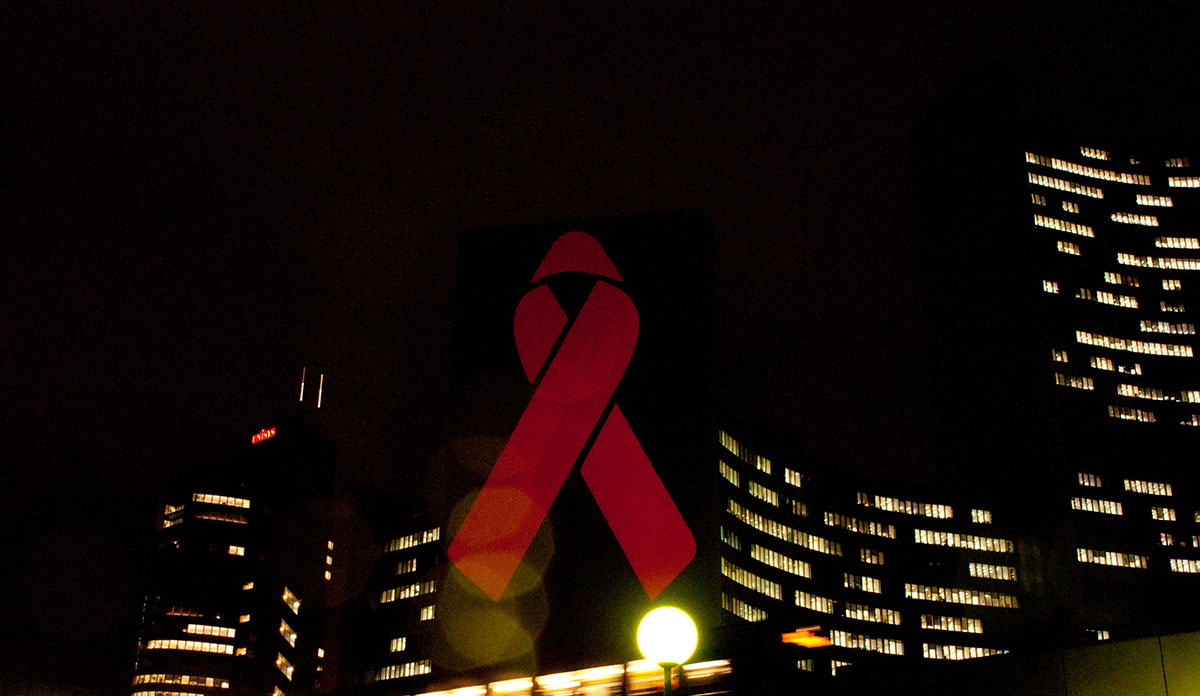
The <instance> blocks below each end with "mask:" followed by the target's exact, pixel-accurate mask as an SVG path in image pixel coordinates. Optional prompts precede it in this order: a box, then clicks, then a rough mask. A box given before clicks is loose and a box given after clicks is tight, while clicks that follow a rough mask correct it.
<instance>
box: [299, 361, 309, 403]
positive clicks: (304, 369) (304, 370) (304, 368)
mask: <svg viewBox="0 0 1200 696" xmlns="http://www.w3.org/2000/svg"><path fill="white" fill-rule="evenodd" d="M306 371H308V367H302V368H300V400H301V401H304V373H305V372H306Z"/></svg>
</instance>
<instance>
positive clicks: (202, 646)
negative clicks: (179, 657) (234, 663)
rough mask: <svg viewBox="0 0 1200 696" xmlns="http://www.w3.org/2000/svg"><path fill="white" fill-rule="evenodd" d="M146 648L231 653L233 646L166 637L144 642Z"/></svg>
mask: <svg viewBox="0 0 1200 696" xmlns="http://www.w3.org/2000/svg"><path fill="white" fill-rule="evenodd" d="M146 649H147V650H190V651H192V652H206V653H219V654H222V655H232V654H233V646H232V645H227V644H225V643H208V642H205V641H200V640H176V639H174V638H167V639H162V640H152V641H150V642H148V643H146Z"/></svg>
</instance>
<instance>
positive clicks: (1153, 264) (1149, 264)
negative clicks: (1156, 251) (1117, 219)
mask: <svg viewBox="0 0 1200 696" xmlns="http://www.w3.org/2000/svg"><path fill="white" fill-rule="evenodd" d="M1117 263H1119V264H1121V265H1122V266H1141V267H1143V268H1162V269H1165V270H1172V271H1198V270H1200V259H1181V258H1172V257H1167V256H1159V257H1154V256H1137V255H1136V254H1126V253H1124V252H1118V253H1117Z"/></svg>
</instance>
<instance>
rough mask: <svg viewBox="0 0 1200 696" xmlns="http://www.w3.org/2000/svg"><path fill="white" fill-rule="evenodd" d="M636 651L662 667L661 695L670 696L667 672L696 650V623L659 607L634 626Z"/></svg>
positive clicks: (677, 610)
mask: <svg viewBox="0 0 1200 696" xmlns="http://www.w3.org/2000/svg"><path fill="white" fill-rule="evenodd" d="M637 641H638V648H640V649H641V651H642V654H643V655H645V656H646V659H647V660H650V661H651V662H654V663H657V664H658V665H659V666H661V667H662V668H663V696H671V670H672V669H673V668H674V667H675V666H676V665H681V664H683V661H684V660H686V659H688V658H689V657H691V656H692V651H693V650H695V649H696V624H694V623H692V619H691V617H689V616H688V615H687V614H685V613H683V612H682V611H680V610H679V609H676V608H675V607H659V608H657V609H655V610H654V611H652V612H650V613H649V614H646V617H645V618H644V619H642V622H641V623H640V624H638V633H637Z"/></svg>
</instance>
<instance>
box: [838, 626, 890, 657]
mask: <svg viewBox="0 0 1200 696" xmlns="http://www.w3.org/2000/svg"><path fill="white" fill-rule="evenodd" d="M829 640H830V641H832V642H833V644H834V645H836V646H838V647H841V648H850V649H851V650H867V651H870V652H877V653H883V654H885V655H903V654H904V642H903V641H899V640H895V639H893V638H878V637H875V636H868V635H863V634H861V633H849V632H847V631H830V632H829Z"/></svg>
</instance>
